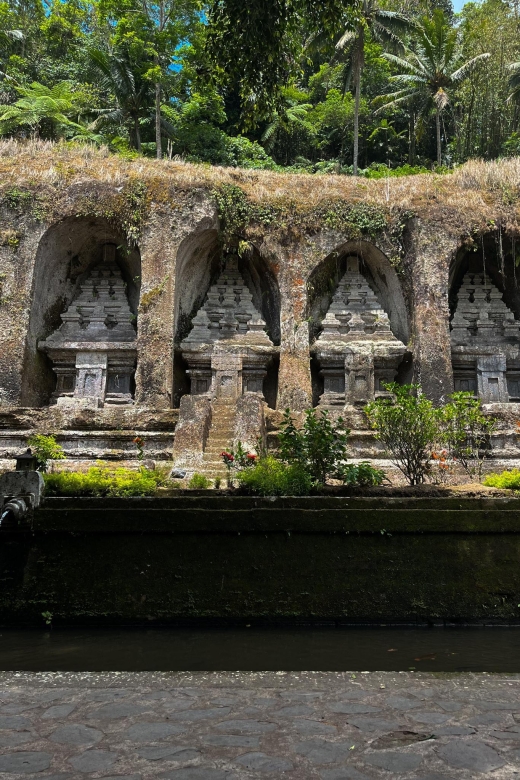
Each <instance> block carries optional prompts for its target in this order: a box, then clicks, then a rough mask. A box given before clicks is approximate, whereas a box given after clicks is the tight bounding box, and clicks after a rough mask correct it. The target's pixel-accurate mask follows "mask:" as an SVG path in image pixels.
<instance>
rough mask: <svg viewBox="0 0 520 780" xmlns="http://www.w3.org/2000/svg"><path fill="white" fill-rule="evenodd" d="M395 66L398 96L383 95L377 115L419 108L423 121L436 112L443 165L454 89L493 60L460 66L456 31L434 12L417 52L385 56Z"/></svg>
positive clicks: (421, 34)
mask: <svg viewBox="0 0 520 780" xmlns="http://www.w3.org/2000/svg"><path fill="white" fill-rule="evenodd" d="M383 56H384V57H386V58H387V59H388V60H390V62H393V63H394V64H395V65H397V66H398V68H400V69H401V71H402V72H401V73H400V74H399V75H397V76H393V77H392V80H393V81H394V82H395V83H396V84H397V85H398V86H399V89H398V90H397V91H396V92H392V93H391V94H389V95H381V97H380V98H377V99H376V102H377V103H382V106H381V108H379V109H378V113H379V112H381V111H383V110H385V109H388V108H394V107H398V106H401V105H403V104H406V103H408V104H409V103H416V104H417V105H418V119H419V121H424V119H425V118H426V117H427V116H430V115H431V113H432V112H433V113H434V114H435V126H436V136H437V165H441V163H442V143H441V118H442V113H443V111H444V109H445V108H446V106H448V105H449V102H450V94H451V91H452V89H453V88H454V87H455V86H456V84H458V83H459V82H460V81H462V80H463V79H465V78H466V77H467V76H468V75H469V74H470V73H471V72H472V71H473V70H474V69H475V67H476V66H477V65H478V64H479V63H481V62H483V61H484V60H486V59H488V58H489V57H490V54H489V53H485V54H478V55H477V56H476V57H473V58H472V59H471V60H467V62H464V63H462V64H461V52H460V47H459V41H458V34H457V30H455V29H453V28H451V27H450V26H449V25H448V23H447V20H446V17H445V15H444V13H443V12H442V11H441V10H440V9H439V8H437V9H435V11H434V12H433V16H432V17H431V18H430V17H424V18H423V20H422V22H421V24H420V25H419V26H418V28H417V43H416V48H415V51H411V50H408V51H407V52H406V55H405V57H398V56H396V55H394V54H389V53H385V54H384V55H383Z"/></svg>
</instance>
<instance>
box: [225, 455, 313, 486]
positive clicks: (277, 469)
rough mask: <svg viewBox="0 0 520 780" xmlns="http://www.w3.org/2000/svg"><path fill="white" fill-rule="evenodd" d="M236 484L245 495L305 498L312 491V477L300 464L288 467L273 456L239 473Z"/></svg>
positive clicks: (268, 456) (261, 459)
mask: <svg viewBox="0 0 520 780" xmlns="http://www.w3.org/2000/svg"><path fill="white" fill-rule="evenodd" d="M238 482H239V484H240V486H241V487H242V489H243V490H245V491H246V492H247V493H253V494H254V495H259V496H306V495H308V494H309V493H310V492H311V489H312V477H311V476H310V474H309V473H308V472H307V471H306V470H305V468H304V467H303V466H302V465H301V464H300V463H292V464H289V465H288V464H286V463H282V462H281V461H280V460H278V459H277V458H275V457H274V456H273V455H267V456H266V457H265V458H260V459H259V460H258V461H257V462H256V463H255V465H254V466H252V467H251V468H248V469H244V471H241V472H240V473H239V474H238Z"/></svg>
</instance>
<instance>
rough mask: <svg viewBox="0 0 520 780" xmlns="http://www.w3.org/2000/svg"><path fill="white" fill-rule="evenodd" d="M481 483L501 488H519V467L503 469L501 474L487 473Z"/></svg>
mask: <svg viewBox="0 0 520 780" xmlns="http://www.w3.org/2000/svg"><path fill="white" fill-rule="evenodd" d="M483 484H484V485H486V486H487V487H494V488H500V489H502V490H520V469H511V471H503V472H502V473H501V474H488V475H487V477H485V478H484V480H483Z"/></svg>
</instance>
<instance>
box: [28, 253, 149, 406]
mask: <svg viewBox="0 0 520 780" xmlns="http://www.w3.org/2000/svg"><path fill="white" fill-rule="evenodd" d="M115 250H116V247H115V245H114V244H105V246H104V247H103V260H102V262H101V263H100V264H99V265H97V266H96V267H95V268H94V269H93V270H92V271H91V272H90V273H89V274H88V276H87V277H86V278H85V279H84V280H83V281H82V282H81V284H80V289H79V294H78V296H77V297H76V298H75V300H74V301H73V302H72V303H71V304H70V306H69V307H68V309H67V310H66V311H65V312H63V314H62V315H61V320H62V324H61V325H60V327H59V328H58V329H57V330H55V331H54V333H52V334H51V335H50V336H49V337H48V338H47V339H45V341H41V342H40V343H39V345H38V347H39V349H41V350H42V351H44V352H46V353H47V354H48V356H49V357H50V359H51V360H52V364H53V370H54V372H55V374H56V377H57V382H56V390H55V392H54V394H53V396H52V400H53V401H54V402H55V403H57V404H58V405H60V406H63V405H65V406H68V405H72V406H87V407H88V406H94V407H99V406H103V405H104V404H129V403H132V392H131V385H132V377H133V374H134V371H135V364H136V356H137V353H136V332H135V326H134V324H133V320H134V317H133V315H132V312H131V310H130V307H129V305H128V300H127V297H126V289H125V282H124V281H123V278H122V276H121V271H120V270H119V267H118V265H117V263H116V260H115Z"/></svg>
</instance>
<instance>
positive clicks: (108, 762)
mask: <svg viewBox="0 0 520 780" xmlns="http://www.w3.org/2000/svg"><path fill="white" fill-rule="evenodd" d="M117 757H118V754H117V753H111V752H110V751H109V750H86V751H85V753H81V755H79V756H73V758H71V759H70V763H71V764H72V766H73V767H74V769H77V770H78V772H102V771H104V770H105V769H110V767H111V766H112V765H113V764H115V762H116V761H117Z"/></svg>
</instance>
